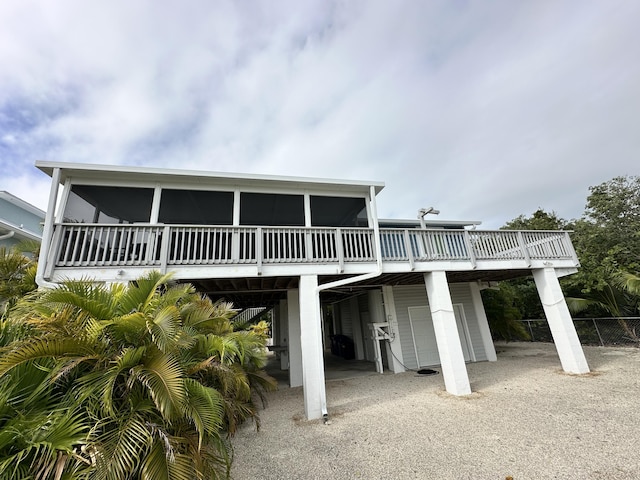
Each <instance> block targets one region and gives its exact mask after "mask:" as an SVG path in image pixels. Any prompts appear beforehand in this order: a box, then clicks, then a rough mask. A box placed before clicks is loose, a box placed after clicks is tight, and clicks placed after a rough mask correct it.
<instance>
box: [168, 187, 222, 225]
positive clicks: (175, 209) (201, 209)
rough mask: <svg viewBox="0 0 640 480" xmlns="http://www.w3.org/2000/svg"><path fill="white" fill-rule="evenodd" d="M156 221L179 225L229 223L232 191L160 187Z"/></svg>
mask: <svg viewBox="0 0 640 480" xmlns="http://www.w3.org/2000/svg"><path fill="white" fill-rule="evenodd" d="M158 221H159V222H160V223H167V224H181V225H231V224H232V223H233V192H215V191H205V190H177V189H176V190H174V189H162V196H161V197H160V212H159V214H158Z"/></svg>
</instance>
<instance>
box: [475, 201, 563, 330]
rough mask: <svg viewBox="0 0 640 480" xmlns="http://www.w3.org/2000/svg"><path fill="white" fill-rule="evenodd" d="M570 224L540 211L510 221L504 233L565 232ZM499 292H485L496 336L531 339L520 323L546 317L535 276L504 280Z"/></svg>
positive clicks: (488, 314)
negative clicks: (506, 231)
mask: <svg viewBox="0 0 640 480" xmlns="http://www.w3.org/2000/svg"><path fill="white" fill-rule="evenodd" d="M569 226H570V223H569V222H567V221H566V220H564V219H563V218H560V217H558V215H557V214H556V213H555V212H551V213H548V212H545V211H544V210H543V209H541V208H539V209H538V210H536V211H535V212H533V213H532V214H531V215H530V216H526V215H519V216H518V217H516V218H514V219H513V220H511V221H509V222H507V223H506V224H505V225H504V226H503V227H502V228H501V229H502V230H563V229H567V228H568V227H569ZM498 287H499V291H493V292H490V291H484V292H483V301H484V304H485V308H486V309H487V318H488V319H489V321H490V324H491V328H492V331H493V332H494V335H496V336H498V337H501V338H504V339H507V340H512V339H515V338H520V339H523V340H524V339H528V338H529V335H528V333H527V331H526V329H525V328H524V327H523V326H522V325H521V323H520V322H518V320H521V319H523V318H526V319H535V318H544V311H543V308H542V304H541V303H540V297H539V295H538V290H537V288H536V285H535V283H534V281H533V279H532V278H531V277H526V278H517V279H514V280H506V281H502V282H500V283H499V284H498Z"/></svg>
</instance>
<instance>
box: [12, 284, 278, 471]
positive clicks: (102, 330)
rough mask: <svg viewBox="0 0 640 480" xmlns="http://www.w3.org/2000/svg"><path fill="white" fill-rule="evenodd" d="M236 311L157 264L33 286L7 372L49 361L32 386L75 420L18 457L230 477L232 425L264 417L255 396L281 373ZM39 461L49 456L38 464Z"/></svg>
mask: <svg viewBox="0 0 640 480" xmlns="http://www.w3.org/2000/svg"><path fill="white" fill-rule="evenodd" d="M233 313H234V312H233V310H232V309H231V308H230V305H228V304H225V303H212V302H211V301H210V300H209V299H208V298H205V297H202V296H200V295H198V294H196V293H195V290H194V288H193V287H192V286H190V285H185V284H182V285H169V284H168V277H167V276H163V275H161V274H159V273H157V272H152V273H149V274H148V275H146V276H144V277H142V278H140V279H138V280H137V281H136V282H133V283H131V284H129V285H111V286H105V285H104V284H93V283H91V282H89V281H69V282H65V283H63V284H62V285H61V286H60V287H59V288H56V289H51V290H46V291H43V292H36V293H33V294H31V295H30V296H28V298H27V299H25V301H23V302H21V303H19V304H18V305H17V306H16V307H15V308H14V309H13V311H12V317H11V319H10V322H12V323H13V324H16V325H21V326H23V327H24V326H26V328H28V329H30V332H29V335H28V336H27V335H23V336H21V337H20V338H17V339H16V340H14V341H13V342H10V343H7V345H6V346H5V347H2V349H0V375H2V377H3V379H4V378H5V377H6V378H9V377H11V376H13V375H16V374H17V373H16V372H18V371H19V370H20V369H28V368H40V370H41V371H44V372H46V375H44V376H40V377H38V378H39V380H38V381H37V383H38V386H37V389H36V390H39V391H42V392H47V393H48V394H49V395H50V398H51V399H52V400H53V401H55V402H57V404H58V405H63V406H64V409H63V410H62V413H67V416H68V417H69V418H61V419H58V423H60V424H62V422H63V420H64V421H66V422H67V423H72V424H73V426H74V428H73V429H71V428H70V431H71V432H73V433H74V434H75V436H73V435H68V436H67V438H65V441H66V442H67V443H66V444H64V445H58V444H56V445H54V444H52V443H51V442H50V443H49V444H47V448H45V449H41V450H38V449H37V448H36V449H31V450H29V452H30V455H31V457H29V456H27V455H26V454H24V455H23V457H24V459H25V460H22V458H18V460H19V461H14V463H15V464H16V465H20V468H24V465H29V467H28V470H29V471H30V472H31V475H32V477H29V478H43V479H44V478H55V479H62V478H85V477H86V478H96V479H130V478H131V479H137V478H144V479H150V480H152V479H156V478H158V479H159V478H172V479H185V480H186V479H199V478H202V479H204V478H207V479H208V478H225V477H228V475H229V471H230V465H231V458H232V455H231V445H230V441H229V434H232V433H233V432H234V431H235V429H236V427H237V425H238V424H239V423H240V422H243V421H245V420H247V419H254V420H256V422H257V404H256V401H257V400H258V399H259V398H261V395H262V394H263V392H264V391H265V390H266V389H271V388H273V387H274V385H275V382H274V381H273V380H272V379H270V377H268V376H267V375H266V374H265V373H264V372H263V371H262V367H263V366H264V363H265V353H264V345H265V341H264V338H262V337H261V336H259V335H257V334H254V333H252V332H245V331H243V332H235V331H233V327H232V324H231V322H230V321H229V318H230V317H231V316H232V315H233ZM17 398H18V400H17V407H15V408H22V409H25V408H26V404H25V403H24V401H22V400H20V398H21V397H20V396H17ZM42 403H43V404H45V405H46V402H44V401H42ZM42 410H45V411H51V409H49V408H48V407H46V406H45V407H43V408H42ZM53 410H54V411H55V409H53ZM79 418H82V421H78V419H79ZM74 422H76V423H74ZM1 428H4V427H2V426H0V440H1V438H2V430H1ZM78 433H82V435H81V436H78V435H77V434H78ZM0 452H2V442H1V441H0ZM53 453H55V455H52V454H53ZM4 458H9V457H8V456H7V457H3V459H4ZM36 464H38V465H40V464H42V465H45V466H46V467H44V468H42V467H41V468H40V470H38V472H41V473H38V475H35V474H34V467H33V465H36ZM21 471H22V470H21Z"/></svg>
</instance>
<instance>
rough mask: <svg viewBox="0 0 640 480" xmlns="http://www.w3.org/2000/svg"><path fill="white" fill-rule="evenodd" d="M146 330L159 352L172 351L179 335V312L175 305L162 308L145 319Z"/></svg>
mask: <svg viewBox="0 0 640 480" xmlns="http://www.w3.org/2000/svg"><path fill="white" fill-rule="evenodd" d="M147 328H148V330H149V332H150V333H151V337H152V338H153V341H154V342H155V344H156V346H157V347H158V349H159V350H160V351H161V352H164V353H168V352H169V351H171V350H173V348H174V347H175V345H176V343H177V342H178V339H179V336H180V335H179V334H180V311H179V310H178V309H177V308H176V307H175V305H169V306H166V307H164V308H163V309H162V310H160V311H159V312H156V313H155V314H154V315H153V317H151V318H148V319H147Z"/></svg>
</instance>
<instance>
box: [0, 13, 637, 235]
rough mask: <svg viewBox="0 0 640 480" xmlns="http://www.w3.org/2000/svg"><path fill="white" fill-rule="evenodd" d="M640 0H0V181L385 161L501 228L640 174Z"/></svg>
mask: <svg viewBox="0 0 640 480" xmlns="http://www.w3.org/2000/svg"><path fill="white" fill-rule="evenodd" d="M639 18H640V2H637V1H628V0H602V1H599V0H598V1H588V0H575V1H564V0H549V1H546V0H529V1H526V0H523V1H513V0H495V1H491V0H487V1H465V0H442V1H438V0H422V1H419V0H407V1H402V0H397V1H392V2H391V1H386V0H366V1H364V0H363V1H358V0H353V1H329V0H322V1H312V0H308V1H299V0H276V1H271V0H269V1H266V0H265V1H250V0H248V1H240V0H238V1H218V0H215V1H209V0H184V1H180V2H178V1H169V0H136V1H134V2H131V1H124V0H122V1H120V0H114V1H109V2H98V1H93V2H91V1H86V0H77V1H72V0H56V1H55V2H43V1H35V0H34V1H30V0H3V1H2V2H0V190H7V191H9V192H11V193H13V194H14V195H17V196H19V197H21V198H23V199H25V200H27V201H29V202H31V203H33V204H35V205H36V206H39V207H40V208H43V209H44V208H45V206H46V198H47V194H48V186H49V178H48V177H46V176H45V175H44V174H42V173H41V172H40V171H39V170H37V169H35V167H34V162H35V161H36V160H40V159H41V160H51V161H63V162H82V163H100V164H112V165H114V164H115V165H118V164H121V165H137V166H153V167H169V168H186V169H194V170H211V171H220V172H241V173H265V174H276V175H295V176H312V177H325V178H327V177H328V178H342V179H358V180H376V181H384V182H385V183H386V188H385V189H384V190H383V192H382V193H381V194H380V196H379V197H378V199H379V200H378V202H379V203H378V208H379V213H380V216H382V217H387V218H391V217H402V218H414V217H415V216H416V212H417V210H418V208H420V207H425V206H434V207H436V208H438V209H439V210H440V211H441V214H440V217H441V218H443V219H455V220H458V219H464V220H482V221H483V226H484V227H487V228H496V227H499V226H501V225H502V224H504V223H505V222H506V221H508V220H510V219H512V218H514V217H516V216H518V215H519V214H527V215H529V214H531V213H532V212H533V211H535V210H536V209H537V208H538V207H542V208H544V209H545V210H547V211H555V212H557V213H558V215H560V216H561V217H564V218H567V219H569V218H576V217H579V216H580V215H581V214H582V213H583V211H584V204H585V199H586V196H587V195H588V187H589V186H592V185H598V184H600V183H602V182H604V181H607V180H609V179H611V178H613V177H614V176H618V175H637V174H640V169H639V168H638V167H639V165H640V155H639V153H640V121H639V120H640V119H639V117H640V48H639V46H640V28H638V19H639Z"/></svg>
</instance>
